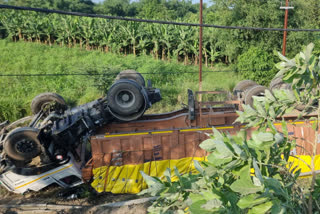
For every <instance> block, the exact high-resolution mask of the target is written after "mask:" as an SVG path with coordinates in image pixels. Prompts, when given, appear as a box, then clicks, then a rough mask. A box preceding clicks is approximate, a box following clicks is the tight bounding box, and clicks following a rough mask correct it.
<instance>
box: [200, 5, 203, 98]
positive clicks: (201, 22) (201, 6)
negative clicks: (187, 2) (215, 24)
mask: <svg viewBox="0 0 320 214" xmlns="http://www.w3.org/2000/svg"><path fill="white" fill-rule="evenodd" d="M202 3H203V2H202V0H200V32H199V91H202V24H203V20H202V16H203V15H202V10H203V4H202ZM201 98H202V97H201V94H200V97H199V101H200V102H201V100H202V99H201Z"/></svg>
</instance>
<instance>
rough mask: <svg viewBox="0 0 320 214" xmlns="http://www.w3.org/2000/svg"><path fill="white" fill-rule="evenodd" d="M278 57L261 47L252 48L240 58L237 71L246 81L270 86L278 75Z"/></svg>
mask: <svg viewBox="0 0 320 214" xmlns="http://www.w3.org/2000/svg"><path fill="white" fill-rule="evenodd" d="M275 62H276V57H275V56H273V55H272V54H270V53H268V52H266V51H264V50H263V49H261V48H259V47H251V48H250V49H249V50H248V51H247V52H244V53H243V54H242V55H240V56H239V57H238V63H237V70H238V71H239V73H240V74H241V76H242V77H243V78H244V79H250V80H253V81H256V82H257V83H259V84H262V85H268V84H269V82H270V81H271V80H272V79H273V77H274V76H275V74H276V73H277V70H276V68H275V67H274V64H275Z"/></svg>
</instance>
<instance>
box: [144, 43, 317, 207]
mask: <svg viewBox="0 0 320 214" xmlns="http://www.w3.org/2000/svg"><path fill="white" fill-rule="evenodd" d="M312 49H313V44H310V45H308V46H307V47H306V49H305V51H304V52H301V53H299V54H298V55H297V56H296V57H295V58H294V59H290V60H289V59H287V58H285V57H284V56H282V55H281V54H279V56H280V58H281V59H282V62H281V63H279V64H278V65H277V67H278V68H279V69H280V71H279V73H278V76H283V81H285V82H287V83H289V84H291V86H292V90H278V91H273V92H272V93H271V92H269V91H266V92H265V97H254V108H251V107H250V106H244V112H239V118H238V119H237V121H238V122H241V123H246V124H247V128H252V127H254V128H256V131H253V132H252V133H251V136H250V137H251V138H250V139H248V138H247V132H246V130H242V131H241V132H239V133H238V134H237V135H235V136H231V135H229V134H226V133H220V132H218V131H217V130H215V129H214V128H213V132H214V134H213V135H212V136H211V138H210V139H208V140H206V141H204V142H202V143H201V144H200V147H201V148H202V149H204V150H206V151H208V152H209V155H208V157H207V161H204V162H202V163H201V164H200V163H198V162H197V161H195V162H194V165H195V168H196V169H197V170H198V171H199V174H197V175H189V174H186V175H180V174H179V172H178V170H177V169H175V170H174V171H175V175H176V177H175V179H177V180H178V182H173V180H172V176H171V173H172V172H171V170H170V169H168V170H167V172H166V174H165V177H166V181H162V180H160V179H158V178H153V177H150V176H148V175H145V174H143V177H144V178H145V180H146V182H147V184H148V185H149V189H147V190H144V191H143V192H142V193H141V194H144V193H150V194H152V195H160V197H159V199H158V200H157V201H156V202H155V203H154V204H153V205H152V206H151V207H149V209H148V211H149V212H151V213H186V212H187V213H189V212H190V213H307V212H308V213H313V212H316V211H319V210H320V206H319V203H318V202H317V200H315V199H318V197H319V192H320V190H319V189H320V186H319V185H320V182H319V181H318V180H316V175H315V157H316V151H317V150H316V146H317V142H318V136H319V120H320V107H319V106H318V105H317V104H318V100H319V98H320V78H319V76H320V75H319V72H320V63H319V59H318V58H316V57H315V56H314V55H312ZM297 106H300V107H299V109H301V106H303V109H302V111H301V112H299V114H298V117H297V118H298V119H303V118H304V117H305V116H308V115H310V114H316V115H317V117H313V118H309V119H313V120H315V122H314V123H313V125H312V129H313V130H314V131H315V141H314V142H312V146H313V147H312V148H313V151H312V152H311V157H312V160H311V164H309V168H310V169H311V172H312V183H311V187H310V194H308V193H304V192H303V190H302V189H301V188H300V187H299V185H298V184H297V179H298V177H299V174H300V170H297V167H292V166H293V165H292V164H291V163H289V162H288V160H289V157H290V151H291V149H292V148H294V147H295V146H296V145H295V141H294V139H292V138H289V136H288V130H287V123H286V122H285V121H284V119H282V131H281V133H280V132H279V131H278V130H277V129H276V128H275V126H274V124H273V123H274V122H275V121H277V120H279V119H281V118H283V117H284V115H285V114H286V113H290V112H292V111H293V110H294V109H295V108H296V107H297Z"/></svg>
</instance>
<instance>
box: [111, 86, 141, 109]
mask: <svg viewBox="0 0 320 214" xmlns="http://www.w3.org/2000/svg"><path fill="white" fill-rule="evenodd" d="M115 101H116V103H117V105H118V106H120V107H122V108H128V107H130V106H132V105H133V104H134V102H135V101H136V97H135V96H134V94H133V93H132V92H131V91H128V90H122V91H119V93H118V94H117V95H116V99H115Z"/></svg>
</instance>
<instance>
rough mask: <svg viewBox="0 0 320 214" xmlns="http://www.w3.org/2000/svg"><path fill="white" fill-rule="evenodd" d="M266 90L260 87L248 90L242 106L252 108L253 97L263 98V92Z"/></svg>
mask: <svg viewBox="0 0 320 214" xmlns="http://www.w3.org/2000/svg"><path fill="white" fill-rule="evenodd" d="M266 89H267V88H266V87H264V86H262V85H256V86H253V87H251V88H249V89H248V90H247V91H246V92H245V95H244V104H246V105H250V106H251V107H252V106H253V98H252V97H253V96H258V97H259V96H264V92H265V90H266Z"/></svg>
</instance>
